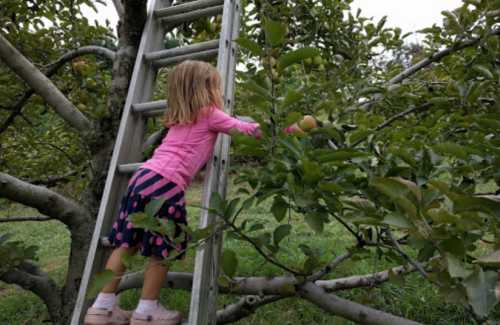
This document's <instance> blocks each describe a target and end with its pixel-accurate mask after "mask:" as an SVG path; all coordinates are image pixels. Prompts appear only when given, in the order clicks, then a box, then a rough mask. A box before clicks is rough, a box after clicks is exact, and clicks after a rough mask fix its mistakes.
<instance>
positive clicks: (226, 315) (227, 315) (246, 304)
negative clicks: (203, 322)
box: [217, 296, 283, 324]
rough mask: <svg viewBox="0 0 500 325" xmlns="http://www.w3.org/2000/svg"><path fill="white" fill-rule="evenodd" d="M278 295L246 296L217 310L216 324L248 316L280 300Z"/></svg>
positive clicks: (231, 321) (227, 322)
mask: <svg viewBox="0 0 500 325" xmlns="http://www.w3.org/2000/svg"><path fill="white" fill-rule="evenodd" d="M281 299H283V297H280V296H264V297H260V296H246V297H242V298H240V300H238V302H235V303H233V304H230V305H227V306H225V307H224V309H221V310H218V311H217V324H229V323H233V322H236V321H238V320H240V319H243V318H245V317H248V316H250V315H252V314H253V313H255V311H256V310H257V309H258V308H259V307H262V306H265V305H267V304H270V303H273V302H275V301H278V300H281Z"/></svg>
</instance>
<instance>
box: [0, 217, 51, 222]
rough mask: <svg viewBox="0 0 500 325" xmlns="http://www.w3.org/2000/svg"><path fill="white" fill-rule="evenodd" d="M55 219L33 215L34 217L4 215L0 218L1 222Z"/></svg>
mask: <svg viewBox="0 0 500 325" xmlns="http://www.w3.org/2000/svg"><path fill="white" fill-rule="evenodd" d="M49 220H53V218H51V217H47V216H32V217H4V218H0V222H21V221H49Z"/></svg>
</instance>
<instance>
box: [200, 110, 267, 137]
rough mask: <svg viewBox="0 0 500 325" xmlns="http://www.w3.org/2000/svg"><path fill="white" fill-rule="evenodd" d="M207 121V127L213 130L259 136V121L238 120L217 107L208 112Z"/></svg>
mask: <svg viewBox="0 0 500 325" xmlns="http://www.w3.org/2000/svg"><path fill="white" fill-rule="evenodd" d="M208 123H209V124H208V128H209V129H210V130H211V131H214V132H222V133H225V134H231V133H234V132H238V133H243V134H246V135H250V136H254V137H256V138H260V137H261V132H260V125H259V123H252V122H244V121H241V120H238V119H237V118H234V117H232V116H229V115H228V114H226V113H225V112H223V111H221V110H219V109H214V110H213V111H212V112H211V113H210V117H209V120H208Z"/></svg>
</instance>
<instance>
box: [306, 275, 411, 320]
mask: <svg viewBox="0 0 500 325" xmlns="http://www.w3.org/2000/svg"><path fill="white" fill-rule="evenodd" d="M299 294H300V295H301V296H302V297H303V298H304V299H307V300H309V301H310V302H312V303H313V304H315V305H316V306H318V307H320V308H322V309H323V310H325V311H327V312H329V313H331V314H334V315H337V316H340V317H342V318H345V319H349V320H352V321H354V322H357V323H360V324H370V325H388V324H391V325H399V324H401V325H417V324H420V323H417V322H415V321H412V320H409V319H406V318H402V317H398V316H395V315H392V314H389V313H386V312H383V311H380V310H376V309H373V308H370V307H367V306H364V305H361V304H358V303H356V302H353V301H350V300H346V299H343V298H340V297H337V296H335V295H333V294H328V293H326V292H325V290H323V289H322V288H320V287H318V286H317V285H315V284H313V283H311V282H308V283H306V284H305V285H304V286H302V287H301V288H300V290H299Z"/></svg>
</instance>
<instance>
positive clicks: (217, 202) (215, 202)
mask: <svg viewBox="0 0 500 325" xmlns="http://www.w3.org/2000/svg"><path fill="white" fill-rule="evenodd" d="M225 208H226V203H225V202H224V200H223V199H222V197H221V196H220V194H219V192H212V195H211V196H210V209H212V210H214V211H215V213H216V214H218V215H220V216H223V215H224V210H225Z"/></svg>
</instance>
